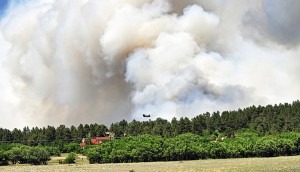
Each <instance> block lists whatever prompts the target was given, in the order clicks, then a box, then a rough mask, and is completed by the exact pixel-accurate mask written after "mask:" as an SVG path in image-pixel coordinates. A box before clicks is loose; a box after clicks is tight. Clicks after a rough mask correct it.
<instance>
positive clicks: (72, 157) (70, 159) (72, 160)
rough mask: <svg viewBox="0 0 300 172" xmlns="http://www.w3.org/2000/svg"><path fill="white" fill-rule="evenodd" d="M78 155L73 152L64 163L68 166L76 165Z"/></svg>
mask: <svg viewBox="0 0 300 172" xmlns="http://www.w3.org/2000/svg"><path fill="white" fill-rule="evenodd" d="M76 157H77V155H76V153H74V152H71V153H69V154H68V155H67V157H66V159H65V160H64V163H66V164H74V163H75V160H76Z"/></svg>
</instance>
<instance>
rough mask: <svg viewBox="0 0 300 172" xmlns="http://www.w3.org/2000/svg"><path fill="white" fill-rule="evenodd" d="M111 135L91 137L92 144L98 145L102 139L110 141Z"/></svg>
mask: <svg viewBox="0 0 300 172" xmlns="http://www.w3.org/2000/svg"><path fill="white" fill-rule="evenodd" d="M108 140H109V137H96V138H93V139H91V144H94V145H98V144H101V143H102V141H108Z"/></svg>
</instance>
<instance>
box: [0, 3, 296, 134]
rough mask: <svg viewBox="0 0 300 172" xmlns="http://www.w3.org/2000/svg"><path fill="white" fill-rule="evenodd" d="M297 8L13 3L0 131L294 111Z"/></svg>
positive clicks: (1, 52) (1, 69)
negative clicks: (255, 108)
mask: <svg viewBox="0 0 300 172" xmlns="http://www.w3.org/2000/svg"><path fill="white" fill-rule="evenodd" d="M299 5H300V2H299V1H297V0H285V1H284V2H283V1H280V0H253V1H251V2H250V1H247V0H239V1H236V0H228V1H226V2H224V1H222V2H221V1H219V0H203V1H200V0H184V1H171V0H169V1H166V0H140V1H133V0H113V1H104V0H77V1H72V0H64V1H60V0H12V1H10V4H8V6H7V9H6V10H5V11H6V12H5V15H3V16H2V18H1V21H0V46H1V49H0V95H1V97H0V115H1V120H0V126H1V127H3V128H10V129H13V128H14V127H19V128H21V127H22V126H27V125H28V126H47V125H55V126H59V124H66V125H79V124H80V123H103V124H106V125H107V124H110V123H112V122H115V121H120V120H121V119H126V120H132V119H137V120H142V116H141V115H142V114H152V117H153V118H155V119H156V118H159V117H160V118H162V119H167V120H169V121H171V120H172V118H173V117H174V116H175V117H176V118H177V119H180V118H181V117H185V116H187V117H189V118H190V119H192V118H193V117H194V116H195V115H197V114H201V113H205V112H207V111H209V112H213V111H218V110H219V111H220V112H223V111H225V117H226V110H232V109H237V108H240V107H241V108H243V107H246V106H250V105H253V104H255V105H258V104H261V105H266V104H275V103H278V102H291V101H293V100H296V99H298V98H299V95H300V91H299V87H300V80H299V79H298V76H299V72H300V70H299V69H300V68H299V66H300V61H299V59H298V58H299V57H298V55H299V53H300V51H299V50H300V49H299V41H300V34H299V32H298V31H299V29H300V26H299V22H298V20H299V15H300V13H299V10H298V9H299V8H298V7H299ZM223 114H224V113H223ZM215 117H216V118H217V116H215ZM235 118H237V119H239V118H242V117H239V116H236V117H235ZM261 120H263V119H261ZM161 122H162V123H164V122H163V121H161ZM190 122H191V121H190ZM258 122H259V121H258ZM253 125H254V124H253ZM165 127H168V126H165ZM260 128H262V130H264V127H263V126H260ZM185 130H189V128H186V129H185ZM155 131H159V130H158V129H157V130H155Z"/></svg>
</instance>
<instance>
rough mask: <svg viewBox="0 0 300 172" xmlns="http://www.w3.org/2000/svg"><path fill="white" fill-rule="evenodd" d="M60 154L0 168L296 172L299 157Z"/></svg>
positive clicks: (16, 171)
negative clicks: (90, 157)
mask: <svg viewBox="0 0 300 172" xmlns="http://www.w3.org/2000/svg"><path fill="white" fill-rule="evenodd" d="M61 158H63V157H54V158H53V159H52V160H51V161H50V162H49V165H45V166H43V165H41V166H30V165H17V166H4V167H0V171H7V172H37V171H39V172H47V171H53V172H73V171H74V172H75V171H76V172H81V171H84V172H86V171H87V172H89V171H91V172H92V171H93V172H94V171H105V172H110V171H111V172H113V171H116V172H123V171H124V172H129V171H130V170H133V171H135V172H143V171H157V172H158V171H161V172H171V171H172V172H173V171H189V172H198V171H240V172H244V171H264V172H265V171H270V172H271V171H272V172H273V171H300V156H290V157H276V158H245V159H243V158H241V159H217V160H212V159H211V160H198V161H174V162H150V163H119V164H88V162H87V160H86V157H83V156H81V157H79V158H77V160H76V164H73V165H67V164H63V165H61V164H58V160H59V159H61Z"/></svg>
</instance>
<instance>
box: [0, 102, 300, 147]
mask: <svg viewBox="0 0 300 172" xmlns="http://www.w3.org/2000/svg"><path fill="white" fill-rule="evenodd" d="M243 128H249V129H254V130H256V131H257V132H259V133H260V134H263V135H265V134H267V135H268V134H278V133H281V132H289V131H300V102H299V100H297V101H294V102H293V103H291V104H288V103H285V104H279V105H268V106H250V107H247V108H244V109H238V110H235V111H224V112H222V113H220V112H218V111H217V112H213V113H209V112H207V113H204V114H200V115H198V116H195V117H193V118H191V119H189V118H187V117H181V118H179V119H177V118H175V117H174V118H173V119H172V120H171V121H168V120H166V119H163V118H157V119H155V120H149V121H136V120H133V121H131V122H127V121H126V120H124V119H123V120H121V121H120V122H116V123H112V124H111V125H110V126H109V127H107V126H105V125H103V124H96V123H95V124H90V125H88V124H85V125H83V124H80V125H78V126H77V127H75V126H74V125H72V126H71V127H67V126H65V125H60V126H58V127H54V126H47V127H42V128H39V127H33V128H29V127H24V128H23V129H22V130H21V129H17V128H15V129H13V130H12V131H10V130H8V129H4V128H0V143H21V144H25V145H30V146H37V145H49V144H53V143H54V142H55V143H61V142H62V143H79V142H80V141H81V139H82V138H91V137H97V136H104V135H105V132H107V131H111V132H114V133H115V136H116V137H123V136H125V135H126V136H138V135H142V134H150V135H157V136H161V137H166V138H167V137H174V136H178V135H180V134H184V133H194V134H198V135H205V134H213V133H214V132H221V133H225V135H226V136H228V137H234V133H235V132H236V131H238V130H240V129H243Z"/></svg>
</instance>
